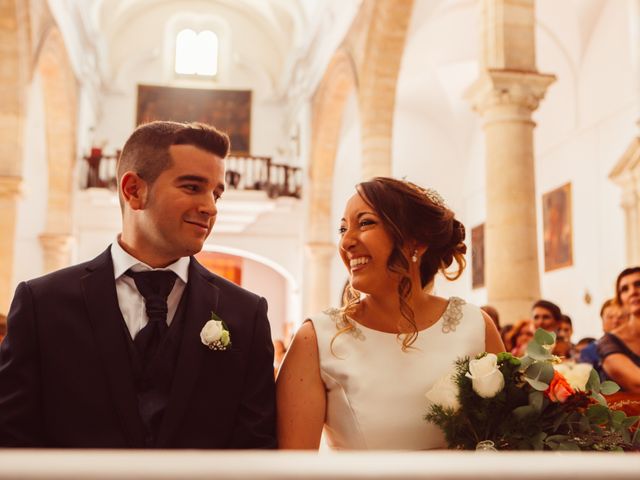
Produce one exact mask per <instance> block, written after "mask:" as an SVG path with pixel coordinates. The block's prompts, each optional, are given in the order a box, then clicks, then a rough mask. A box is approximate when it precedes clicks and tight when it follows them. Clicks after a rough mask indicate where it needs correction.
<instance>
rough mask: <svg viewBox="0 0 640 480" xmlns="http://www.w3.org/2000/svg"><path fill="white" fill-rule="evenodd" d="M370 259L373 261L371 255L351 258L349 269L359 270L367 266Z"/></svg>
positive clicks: (352, 270)
mask: <svg viewBox="0 0 640 480" xmlns="http://www.w3.org/2000/svg"><path fill="white" fill-rule="evenodd" d="M370 261H371V257H366V256H362V257H355V258H351V259H350V260H349V269H350V270H351V272H352V273H353V272H357V271H359V270H362V269H363V268H365V267H366V266H367V265H368V264H369V262H370Z"/></svg>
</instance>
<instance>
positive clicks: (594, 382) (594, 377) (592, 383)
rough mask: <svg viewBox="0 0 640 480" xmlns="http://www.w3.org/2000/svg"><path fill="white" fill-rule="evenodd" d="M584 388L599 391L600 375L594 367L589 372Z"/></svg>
mask: <svg viewBox="0 0 640 480" xmlns="http://www.w3.org/2000/svg"><path fill="white" fill-rule="evenodd" d="M586 389H587V390H590V391H591V392H594V393H600V376H599V375H598V372H596V370H595V369H594V368H592V369H591V372H590V373H589V380H588V381H587V385H586Z"/></svg>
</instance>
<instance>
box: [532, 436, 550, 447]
mask: <svg viewBox="0 0 640 480" xmlns="http://www.w3.org/2000/svg"><path fill="white" fill-rule="evenodd" d="M546 437H547V434H546V433H544V432H538V433H537V434H535V435H533V436H532V437H531V446H532V447H533V449H534V450H542V449H544V440H545V438H546Z"/></svg>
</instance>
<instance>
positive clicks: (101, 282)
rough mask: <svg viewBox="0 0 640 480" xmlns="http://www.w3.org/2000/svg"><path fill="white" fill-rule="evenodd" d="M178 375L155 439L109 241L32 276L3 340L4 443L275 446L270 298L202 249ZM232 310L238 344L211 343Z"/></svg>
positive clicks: (188, 300)
mask: <svg viewBox="0 0 640 480" xmlns="http://www.w3.org/2000/svg"><path fill="white" fill-rule="evenodd" d="M180 309H181V331H180V335H179V337H178V338H179V339H180V340H179V343H178V344H177V345H176V349H175V353H176V356H175V359H176V362H175V366H174V367H172V368H173V373H172V375H173V378H172V380H171V383H170V386H169V388H168V391H167V393H168V399H167V403H166V408H165V410H164V415H163V416H162V422H161V424H160V426H159V429H158V431H157V432H156V433H157V435H155V437H154V440H153V445H149V442H148V437H145V435H146V433H145V425H144V423H143V421H142V418H141V414H140V407H139V403H138V396H137V392H136V388H137V387H136V380H135V378H134V377H135V373H134V368H133V364H132V363H133V362H132V360H131V348H130V343H131V338H130V336H129V337H128V335H129V333H128V331H127V329H126V327H125V325H124V320H123V318H122V314H121V312H120V309H119V306H118V298H117V294H116V287H115V280H114V271H113V262H112V259H111V254H110V251H109V249H107V251H105V252H104V253H103V254H101V255H100V256H98V257H96V258H95V259H93V260H92V261H90V262H87V263H84V264H81V265H76V266H73V267H70V268H67V269H64V270H60V271H58V272H54V273H52V274H49V275H46V276H44V277H41V278H38V279H35V280H31V281H28V282H23V283H21V284H20V285H19V286H18V288H17V291H16V294H15V297H14V300H13V303H12V305H11V309H10V312H9V316H8V320H7V321H8V334H7V337H6V338H5V340H4V342H3V343H2V345H1V346H0V446H24V447H78V448H83V447H92V448H144V447H149V446H154V447H159V448H275V446H276V440H275V399H274V381H273V347H272V343H271V337H270V330H269V323H268V320H267V305H266V301H265V300H264V299H263V298H261V297H259V296H257V295H254V294H252V293H249V292H247V291H246V290H243V289H241V288H240V287H238V286H236V285H234V284H232V283H230V282H228V281H226V280H224V279H222V278H220V277H219V276H217V275H214V274H212V273H210V272H209V271H208V270H206V269H205V268H203V267H202V266H201V265H200V264H199V263H198V262H197V261H196V260H194V259H193V258H192V259H191V263H190V266H189V280H188V283H187V286H186V289H185V291H184V293H183V298H182V301H181V307H180ZM211 312H215V313H216V314H217V315H218V316H219V317H220V318H222V319H223V320H224V321H225V322H226V324H227V326H228V328H229V331H230V334H231V341H232V345H231V348H229V349H228V350H225V351H217V350H210V349H209V348H207V347H206V346H205V345H203V344H202V343H201V340H200V331H201V329H202V327H203V326H204V325H205V323H206V322H207V321H208V320H210V319H211Z"/></svg>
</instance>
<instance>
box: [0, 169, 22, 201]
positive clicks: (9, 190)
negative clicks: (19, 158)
mask: <svg viewBox="0 0 640 480" xmlns="http://www.w3.org/2000/svg"><path fill="white" fill-rule="evenodd" d="M22 185H23V182H22V177H17V176H15V175H0V199H2V198H17V197H19V196H20V195H22Z"/></svg>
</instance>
